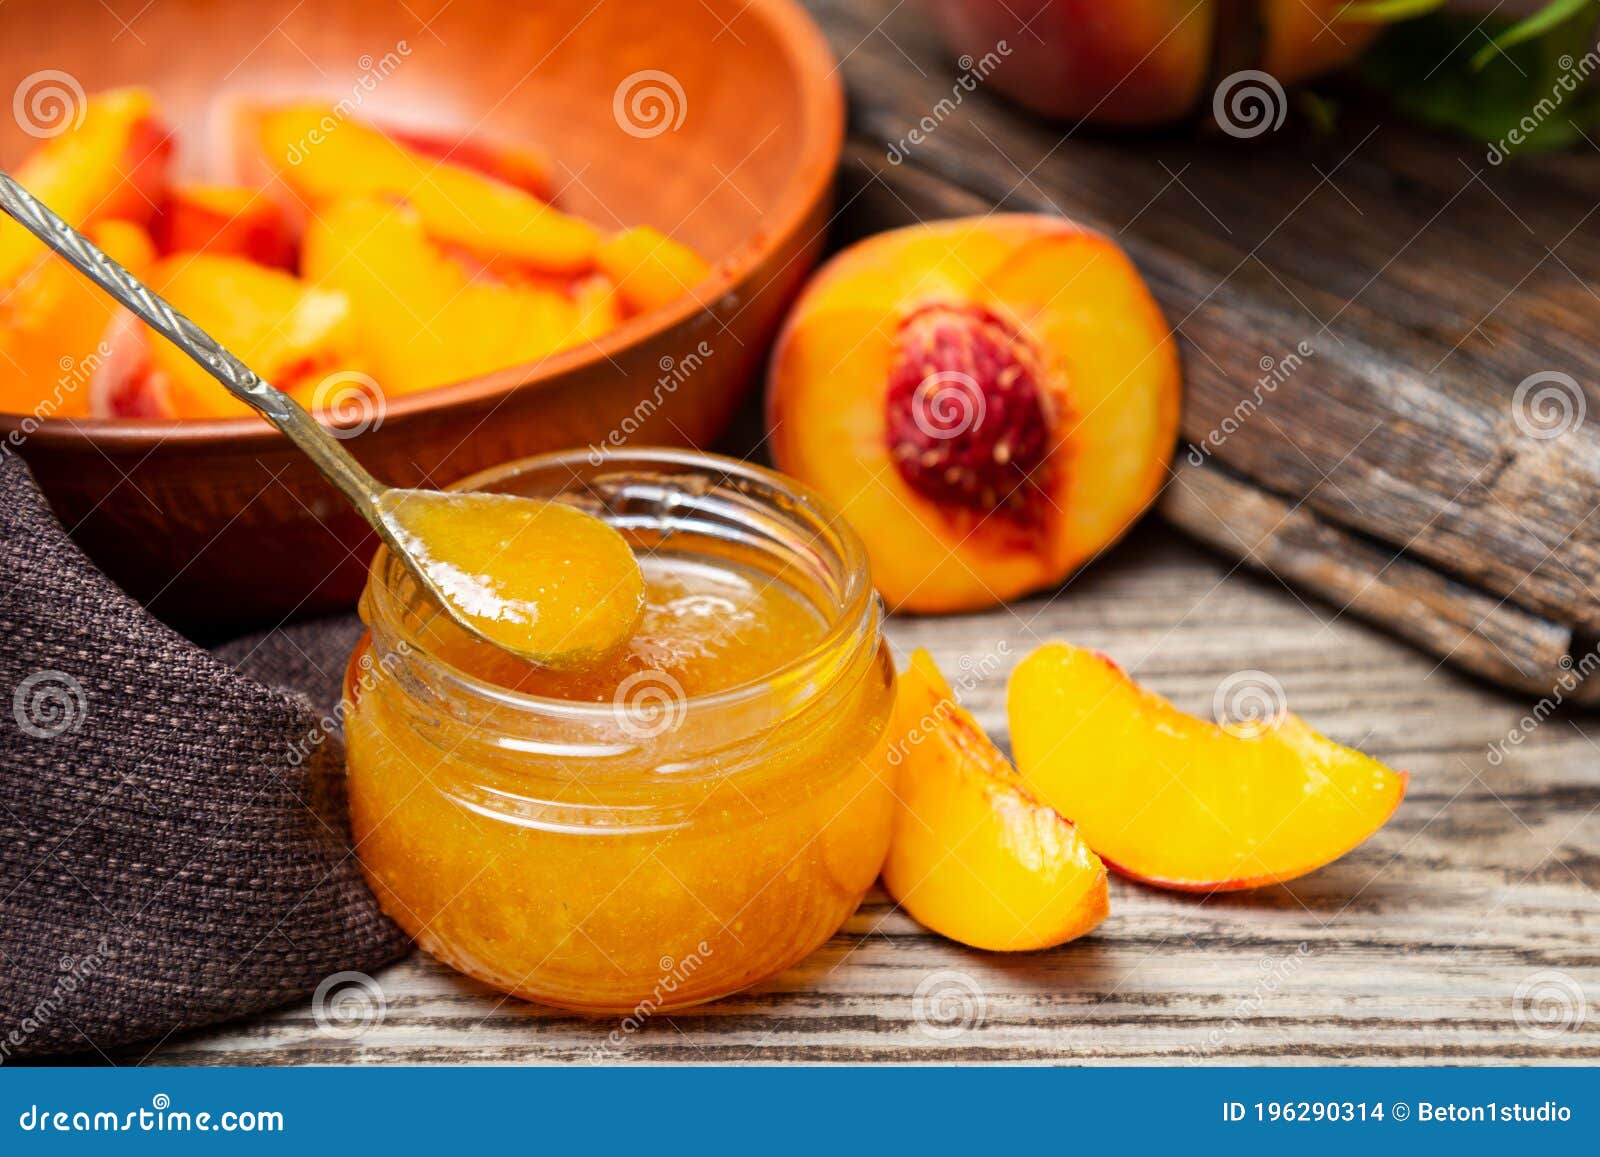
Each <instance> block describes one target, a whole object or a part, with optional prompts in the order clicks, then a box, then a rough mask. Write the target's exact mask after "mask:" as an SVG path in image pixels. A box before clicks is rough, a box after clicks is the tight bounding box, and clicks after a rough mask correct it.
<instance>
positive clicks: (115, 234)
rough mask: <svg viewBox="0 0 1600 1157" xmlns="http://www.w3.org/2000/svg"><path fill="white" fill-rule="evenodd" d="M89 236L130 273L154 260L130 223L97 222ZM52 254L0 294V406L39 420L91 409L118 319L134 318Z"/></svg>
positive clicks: (139, 273)
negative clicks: (96, 385) (6, 292)
mask: <svg viewBox="0 0 1600 1157" xmlns="http://www.w3.org/2000/svg"><path fill="white" fill-rule="evenodd" d="M87 233H88V237H89V239H90V240H91V241H93V242H94V243H95V244H96V245H98V246H99V247H100V248H101V249H102V250H103V251H104V252H105V253H106V254H107V255H108V256H109V257H110V258H111V259H112V260H113V261H116V262H119V263H120V264H121V265H122V266H123V267H124V268H126V269H127V270H128V271H129V272H131V273H132V274H133V275H134V276H135V277H141V278H142V277H146V276H148V271H149V268H150V266H151V264H152V263H153V262H154V261H155V246H154V245H153V244H152V243H151V240H150V237H149V235H148V234H147V233H146V232H145V231H144V230H143V229H142V228H141V227H139V226H138V225H135V224H133V223H132V222H129V221H100V222H96V223H94V224H92V225H90V226H88V229H87ZM132 316H133V315H132V314H129V313H126V311H124V310H122V309H121V308H120V307H119V306H118V305H117V304H116V303H115V302H113V301H112V300H111V299H110V298H109V297H107V296H106V295H105V294H104V293H103V292H102V291H101V290H100V289H98V288H96V287H95V286H94V285H93V284H92V283H91V282H90V281H89V280H88V279H87V278H85V277H84V276H83V275H82V274H81V273H79V272H78V271H77V270H76V269H73V268H72V267H71V266H70V265H68V264H67V263H66V262H65V261H62V260H60V259H59V258H56V257H54V256H51V257H48V258H46V259H45V260H44V262H43V263H42V264H40V265H39V266H37V267H36V268H34V269H33V271H32V272H30V273H29V274H27V275H26V276H25V277H24V278H23V279H22V280H21V281H20V282H18V284H17V285H15V286H14V287H13V288H12V289H11V292H10V293H8V294H5V295H4V296H3V297H0V410H3V411H5V412H7V413H14V414H34V415H35V416H37V417H41V418H83V417H88V416H90V415H91V414H93V413H94V412H95V406H94V401H93V399H94V394H95V383H96V381H97V380H98V379H99V376H100V374H101V373H102V372H103V368H104V366H105V365H106V364H107V363H108V362H109V361H111V360H112V357H113V353H112V351H113V333H114V330H115V325H114V323H115V321H116V320H117V319H118V318H119V317H127V318H130V319H131V318H132Z"/></svg>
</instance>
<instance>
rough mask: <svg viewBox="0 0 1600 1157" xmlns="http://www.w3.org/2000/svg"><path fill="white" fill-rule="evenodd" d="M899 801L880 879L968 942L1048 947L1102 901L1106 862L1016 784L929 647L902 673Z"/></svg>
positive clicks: (895, 738)
mask: <svg viewBox="0 0 1600 1157" xmlns="http://www.w3.org/2000/svg"><path fill="white" fill-rule="evenodd" d="M890 737H891V743H892V746H891V751H893V752H895V753H897V757H898V762H899V764H900V771H899V775H898V778H897V781H896V789H897V792H898V796H899V807H898V809H897V810H896V814H895V822H894V834H893V836H892V838H891V840H890V844H889V858H888V860H887V861H886V862H885V864H884V867H883V883H884V887H886V888H887V889H888V890H889V894H890V895H891V896H893V897H894V898H895V900H896V901H897V902H899V903H900V904H902V905H903V906H904V907H905V909H906V911H908V912H910V913H911V915H913V916H914V917H916V919H917V920H918V922H920V923H922V924H924V925H926V926H927V927H929V928H931V929H933V930H934V931H935V932H937V933H939V934H940V935H941V936H948V937H949V938H950V939H952V940H959V941H960V942H961V943H963V944H968V945H971V946H972V947H974V948H985V949H990V950H992V951H997V952H1019V951H1028V950H1030V949H1038V948H1051V947H1053V946H1055V945H1057V944H1062V943H1064V942H1066V941H1068V940H1072V939H1074V938H1076V937H1078V936H1082V935H1083V934H1084V933H1085V932H1088V931H1089V930H1090V929H1091V928H1093V927H1094V926H1095V925H1097V924H1099V923H1100V921H1102V920H1104V919H1105V917H1106V914H1107V912H1108V911H1109V908H1108V900H1107V893H1106V870H1105V867H1104V866H1103V865H1102V864H1101V863H1100V860H1099V857H1097V856H1096V855H1095V854H1094V853H1093V852H1092V851H1090V850H1089V845H1088V844H1087V843H1085V842H1084V840H1083V838H1082V836H1080V835H1079V834H1078V831H1077V829H1075V828H1074V827H1073V826H1072V825H1071V824H1070V823H1068V822H1067V821H1066V820H1064V819H1062V818H1061V816H1060V815H1058V814H1057V813H1056V812H1054V811H1052V810H1051V809H1050V808H1048V807H1046V806H1045V805H1044V804H1042V803H1040V802H1039V801H1038V800H1037V799H1036V798H1035V797H1034V796H1033V795H1032V794H1031V793H1030V792H1029V791H1028V789H1027V788H1026V787H1025V786H1023V783H1022V781H1021V779H1020V777H1019V776H1018V775H1017V773H1016V771H1015V770H1014V769H1013V768H1012V767H1011V765H1010V764H1009V763H1007V762H1006V759H1005V756H1003V755H1001V754H1000V752H999V751H998V750H997V749H996V748H995V746H994V744H993V743H991V742H990V741H989V738H988V736H986V735H985V734H984V733H983V730H982V728H980V727H979V726H978V723H977V721H976V720H975V719H973V718H972V716H971V715H969V714H968V713H967V712H966V711H964V710H962V709H961V708H960V707H959V706H958V705H957V704H956V701H955V693H954V692H953V691H951V689H950V685H949V684H948V683H946V682H945V680H944V677H943V676H942V675H941V674H940V673H939V670H938V668H937V667H935V666H934V663H933V660H932V658H931V657H929V655H928V653H927V652H926V651H920V650H919V651H917V652H915V653H914V654H913V655H912V656H911V665H910V667H909V668H908V669H907V671H906V673H905V674H904V675H903V676H901V679H900V686H899V691H898V692H897V697H896V700H895V710H894V720H893V724H892V729H891V731H890Z"/></svg>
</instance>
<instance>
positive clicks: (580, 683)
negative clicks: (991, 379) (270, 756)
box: [346, 549, 894, 1014]
mask: <svg viewBox="0 0 1600 1157" xmlns="http://www.w3.org/2000/svg"><path fill="white" fill-rule="evenodd" d="M641 564H642V569H643V574H644V609H643V613H642V615H641V617H640V619H639V623H638V626H637V628H636V630H635V632H634V635H633V637H632V639H631V640H630V641H629V642H628V644H627V645H626V646H625V647H624V648H622V649H620V650H618V651H616V652H614V653H613V654H611V655H609V656H607V657H606V658H605V659H604V660H603V661H601V662H599V663H598V664H597V665H595V666H592V667H590V668H588V669H585V670H577V671H556V670H550V669H541V668H538V667H534V666H530V665H528V664H526V663H522V662H520V661H518V660H516V659H515V658H513V657H512V656H509V655H506V654H505V653H503V652H499V651H497V650H495V649H494V648H492V647H487V646H485V645H483V644H482V643H480V642H477V641H474V640H472V639H471V638H470V637H469V636H467V635H466V634H465V633H464V632H461V631H460V630H459V629H458V628H455V627H454V626H453V625H451V624H449V623H448V622H446V621H445V620H443V618H442V617H437V618H435V619H433V620H432V621H431V622H430V623H429V625H428V629H427V630H426V632H425V633H424V637H423V638H421V639H419V640H418V643H419V645H420V646H422V647H423V648H425V649H426V650H427V651H428V652H429V653H430V655H431V656H432V657H433V658H434V659H435V660H438V661H441V662H444V663H447V664H449V665H451V666H453V667H455V668H456V669H458V670H461V671H464V672H467V673H469V674H471V675H473V676H475V677H476V678H478V679H480V680H483V681H485V682H487V683H492V684H495V685H498V686H500V687H505V688H511V689H514V690H517V691H519V692H523V693H525V694H529V695H538V696H542V697H546V698H548V699H560V700H567V701H572V702H581V703H584V704H586V705H589V710H590V711H591V712H594V711H596V710H598V711H600V712H601V713H602V716H601V717H602V718H605V719H607V720H609V719H611V718H612V716H613V715H616V714H617V713H618V712H621V713H622V715H621V718H622V719H623V720H624V727H623V731H622V732H620V733H619V732H617V731H616V728H615V725H611V727H610V730H609V731H608V736H609V742H608V744H602V745H599V746H601V747H605V748H607V750H606V751H600V750H580V748H582V745H583V742H584V736H582V735H580V734H579V733H578V729H577V728H574V731H573V735H572V736H570V737H568V736H564V735H563V733H562V727H563V725H562V723H561V721H560V720H559V719H556V720H550V719H545V720H544V722H543V729H542V730H541V731H540V732H539V742H536V743H530V742H528V741H527V740H526V737H523V736H521V735H520V733H519V741H518V742H515V743H510V744H507V743H500V744H496V743H494V742H493V741H492V737H491V736H490V735H488V734H487V733H486V732H487V729H483V728H479V729H478V730H476V731H474V730H473V729H472V728H470V727H466V726H463V725H461V724H460V723H459V722H447V723H445V724H443V725H441V726H432V725H427V724H421V723H419V720H418V715H417V710H416V708H415V706H414V705H411V704H409V701H408V700H406V699H405V697H404V695H403V694H402V692H401V690H400V688H399V687H398V685H396V684H395V682H394V681H393V680H391V679H389V678H387V677H385V675H384V674H383V670H382V666H383V665H382V664H381V663H378V664H373V663H372V661H371V659H370V658H368V659H367V660H366V666H363V656H365V655H367V654H368V649H369V647H370V643H369V642H366V641H364V642H363V644H362V646H361V647H360V648H358V650H357V654H356V656H354V657H353V659H352V662H351V667H350V673H349V677H348V678H347V681H346V697H347V712H348V714H347V719H346V739H347V749H348V755H347V757H348V765H349V787H350V805H351V815H352V820H353V826H354V833H355V837H356V840H357V848H358V851H359V853H360V857H361V861H362V864H363V866H364V867H365V869H366V872H367V875H368V879H369V880H370V882H371V883H372V885H373V887H374V889H375V890H376V892H377V894H378V896H379V898H380V900H381V902H382V904H383V907H384V910H385V911H386V912H388V913H389V915H390V916H392V917H393V918H394V919H395V920H396V922H397V923H399V924H400V925H401V927H403V928H404V929H406V931H407V932H409V933H410V934H411V935H412V936H413V937H414V938H416V939H417V940H418V942H419V943H420V944H421V945H422V947H423V948H425V949H426V950H427V951H428V952H430V953H432V954H433V955H434V956H436V957H438V958H439V959H441V960H443V961H445V962H446V963H448V964H450V965H452V966H454V967H455V968H457V969H459V970H461V971H463V972H466V973H469V974H470V975H472V976H475V977H477V978H479V979H481V980H483V981H486V982H487V983H489V984H492V985H494V986H496V987H497V988H500V989H502V990H505V991H508V992H512V993H515V994H517V995H519V996H523V997H527V998H529V999H534V1000H540V1001H544V1002H546V1003H553V1004H559V1005H562V1006H565V1007H570V1008H577V1009H582V1010H586V1011H595V1012H600V1011H607V1012H616V1013H622V1014H626V1013H628V1012H631V1011H633V1010H635V1009H636V1008H638V1007H640V1006H649V1007H652V1008H654V1007H662V1008H666V1007H675V1006H681V1005H685V1004H691V1003H695V1002H697V1001H701V1000H708V999H713V998H715V997H718V996H722V995H725V994H727V993H729V992H733V991H736V990H738V989H740V988H742V987H744V986H746V985H748V984H751V983H753V982H755V981H757V980H760V979H762V978H764V977H766V976H769V975H771V974H773V973H775V972H777V971H780V970H782V969H784V968H786V967H788V966H789V965H790V964H793V963H794V962H796V961H797V960H799V959H800V958H802V957H804V956H806V955H807V954H809V953H810V952H811V951H812V950H813V949H815V948H816V947H817V946H818V945H820V944H821V943H822V942H823V941H825V940H826V939H827V938H828V937H829V936H831V935H832V934H833V933H834V932H835V931H836V930H837V929H838V928H839V926H840V925H841V924H842V923H843V922H844V921H845V920H846V919H847V918H848V917H849V916H850V915H851V913H853V912H854V911H855V908H856V906H857V905H858V904H859V903H860V900H861V897H862V895H863V894H864V893H865V891H866V889H867V888H868V887H869V886H870V885H871V883H872V881H873V879H874V878H875V877H876V876H877V873H878V869H879V867H880V866H881V864H882V862H883V858H884V853H885V850H886V846H887V842H888V834H889V827H890V801H891V795H890V788H889V783H890V780H889V774H888V772H889V769H888V767H887V765H886V763H885V760H884V750H883V733H884V730H885V727H886V725H887V717H888V713H889V711H890V708H891V706H892V702H893V695H894V674H893V666H892V663H891V662H890V661H889V658H888V654H887V651H886V649H884V648H883V647H882V646H881V645H880V644H878V643H877V641H876V639H874V640H872V641H871V643H870V644H868V643H863V642H862V641H861V640H854V641H853V643H851V644H849V645H847V646H844V647H841V649H840V654H839V655H838V656H836V657H835V656H831V655H830V656H829V659H828V662H827V663H826V665H825V671H826V672H829V673H831V675H832V678H831V679H830V677H829V675H828V674H823V675H818V674H817V673H816V672H815V671H813V672H811V674H810V675H808V676H807V677H806V678H805V679H793V678H791V679H784V678H781V677H780V678H776V679H769V681H768V684H767V685H765V686H764V687H763V690H762V692H761V694H760V695H758V696H756V697H755V698H754V699H753V700H751V701H750V702H749V705H748V706H747V707H745V708H743V709H742V710H740V711H738V712H735V713H734V714H732V715H730V714H728V713H727V712H725V711H719V710H717V709H715V708H707V709H705V710H702V709H700V708H698V707H697V706H696V705H694V704H693V703H691V702H690V700H691V698H692V697H694V696H697V695H706V694H710V693H714V692H717V691H722V690H725V689H729V688H736V687H742V686H745V685H748V684H750V683H752V682H755V681H757V680H761V679H762V678H763V677H769V676H772V675H773V674H774V673H775V672H777V671H778V669H779V668H780V667H781V666H782V665H783V664H785V663H786V662H788V661H790V660H793V659H795V658H797V657H799V656H801V655H802V654H804V653H806V652H807V651H808V650H810V649H812V648H814V647H815V646H816V645H817V644H818V643H819V642H820V641H822V640H823V638H824V635H825V630H826V624H825V623H824V621H823V618H822V616H821V614H819V612H818V610H817V609H816V608H815V607H813V606H812V605H811V603H810V601H809V600H808V599H806V598H804V597H802V596H801V595H800V594H799V593H797V592H796V590H795V589H793V588H792V587H791V586H789V585H787V584H786V583H784V582H781V581H774V580H773V579H772V577H771V576H769V575H767V574H766V573H764V572H758V571H756V570H754V569H751V568H747V567H745V566H743V565H741V564H739V563H737V562H733V561H731V560H729V559H726V558H719V557H713V556H710V555H699V554H688V553H686V552H674V551H672V550H670V549H661V550H658V551H657V552H656V553H650V554H642V555H641ZM830 646H831V644H830ZM868 646H871V647H873V648H875V649H874V650H872V651H870V652H868V651H867V650H866V648H867V647H868ZM818 684H822V685H823V690H822V691H821V692H818V691H817V690H816V687H817V685H818ZM805 688H810V690H809V692H808V691H806V690H805ZM586 734H587V733H585V735H586ZM568 738H570V739H571V742H568V743H563V740H564V739H568ZM589 738H592V736H590V737H589ZM619 738H620V741H621V742H620V748H621V751H622V754H616V752H617V750H618V747H619V745H618V743H617V740H618V739H619Z"/></svg>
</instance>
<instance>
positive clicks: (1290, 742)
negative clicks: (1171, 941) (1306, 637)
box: [1007, 643, 1406, 892]
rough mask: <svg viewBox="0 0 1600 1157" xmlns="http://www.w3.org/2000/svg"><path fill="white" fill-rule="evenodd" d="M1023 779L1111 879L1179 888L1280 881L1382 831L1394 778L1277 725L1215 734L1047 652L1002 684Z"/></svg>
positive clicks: (1076, 653) (1106, 666) (1298, 728)
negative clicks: (1071, 826) (1074, 829)
mask: <svg viewBox="0 0 1600 1157" xmlns="http://www.w3.org/2000/svg"><path fill="white" fill-rule="evenodd" d="M1007 713H1008V715H1009V717H1010V724H1011V744H1012V750H1013V751H1014V753H1015V755H1016V760H1017V768H1018V770H1019V771H1020V772H1021V773H1022V778H1023V780H1024V781H1025V782H1026V783H1027V785H1028V787H1029V788H1030V789H1031V790H1032V791H1033V792H1035V793H1036V794H1037V795H1038V796H1039V798H1040V799H1042V800H1044V801H1045V802H1046V803H1048V804H1049V805H1050V806H1051V807H1053V808H1055V809H1056V810H1057V811H1059V812H1060V813H1061V814H1062V815H1064V816H1067V817H1069V818H1070V819H1071V820H1072V822H1073V823H1075V824H1076V825H1077V826H1078V830H1079V831H1081V832H1082V833H1083V836H1084V838H1085V839H1086V840H1088V841H1089V846H1090V847H1092V848H1094V850H1095V851H1096V852H1098V853H1099V854H1100V855H1101V856H1103V857H1104V858H1105V861H1106V863H1107V864H1108V865H1110V866H1111V867H1112V868H1113V869H1115V870H1117V871H1119V872H1122V873H1123V874H1125V875H1128V876H1132V877H1133V878H1135V879H1138V880H1143V881H1145V882H1146V883H1150V884H1155V885H1158V886H1160V887H1164V888H1176V889H1180V890H1183V891H1196V892H1226V891H1234V890H1238V889H1242V888H1255V887H1259V886H1261V885H1264V884H1271V883H1277V882H1281V881H1284V880H1292V879H1294V878H1295V877H1297V876H1303V875H1305V874H1306V873H1307V872H1310V871H1312V870H1314V869H1316V868H1319V867H1321V866H1322V865H1324V864H1327V863H1329V862H1331V861H1333V860H1336V859H1338V858H1339V857H1340V856H1342V855H1344V854H1345V853H1346V852H1348V851H1350V849H1352V848H1354V847H1355V846H1356V845H1357V844H1360V843H1361V842H1362V841H1363V840H1365V839H1366V838H1367V837H1368V836H1370V835H1372V833H1373V832H1375V831H1377V830H1378V829H1379V828H1380V827H1382V826H1383V824H1384V821H1386V820H1387V819H1388V818H1389V816H1390V815H1392V814H1393V812H1394V810H1395V808H1396V807H1398V806H1399V804H1400V799H1401V797H1402V796H1403V795H1404V794H1405V789H1406V775H1405V773H1404V772H1398V771H1392V770H1390V769H1389V768H1387V767H1385V766H1384V765H1383V764H1381V763H1379V762H1378V761H1377V760H1375V759H1371V758H1369V757H1368V756H1365V755H1362V754H1361V753H1360V752H1359V751H1352V750H1351V749H1349V748H1347V747H1341V746H1340V745H1339V744H1337V743H1334V742H1333V741H1332V740H1329V739H1325V738H1324V737H1323V736H1321V735H1318V734H1317V733H1316V732H1315V731H1312V730H1311V729H1310V728H1309V727H1307V726H1306V725H1305V724H1304V723H1302V722H1301V721H1300V720H1299V719H1297V718H1296V717H1295V716H1293V715H1288V714H1285V715H1283V716H1282V717H1281V718H1279V719H1278V720H1276V721H1275V722H1274V723H1272V724H1270V725H1267V726H1255V725H1251V726H1240V725H1237V724H1235V725H1226V726H1219V725H1216V724H1212V723H1207V722H1204V721H1203V720H1199V719H1196V718H1194V717H1193V716H1190V715H1186V714H1184V713H1183V712H1181V711H1179V710H1177V709H1176V708H1175V707H1173V706H1172V704H1170V703H1168V702H1167V701H1166V700H1165V699H1162V698H1161V697H1159V696H1157V695H1154V694H1152V693H1150V692H1148V691H1145V690H1143V689H1142V688H1140V687H1139V686H1138V684H1136V683H1134V682H1133V680H1131V679H1130V678H1128V676H1127V675H1125V674H1124V673H1123V672H1122V670H1121V669H1120V668H1119V667H1117V665H1116V664H1115V663H1113V662H1112V661H1111V660H1110V659H1108V658H1106V657H1105V656H1104V655H1101V654H1098V653H1096V652H1094V651H1086V650H1082V649H1080V648H1077V647H1071V646H1068V645H1066V644H1064V643H1050V644H1046V645H1045V646H1043V647H1040V648H1039V649H1038V650H1036V651H1034V652H1033V654H1031V655H1029V656H1028V657H1027V658H1026V659H1024V660H1023V661H1022V662H1021V663H1020V664H1018V665H1017V668H1016V670H1015V671H1014V672H1013V673H1012V676H1011V684H1010V689H1009V692H1008V702H1007Z"/></svg>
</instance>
